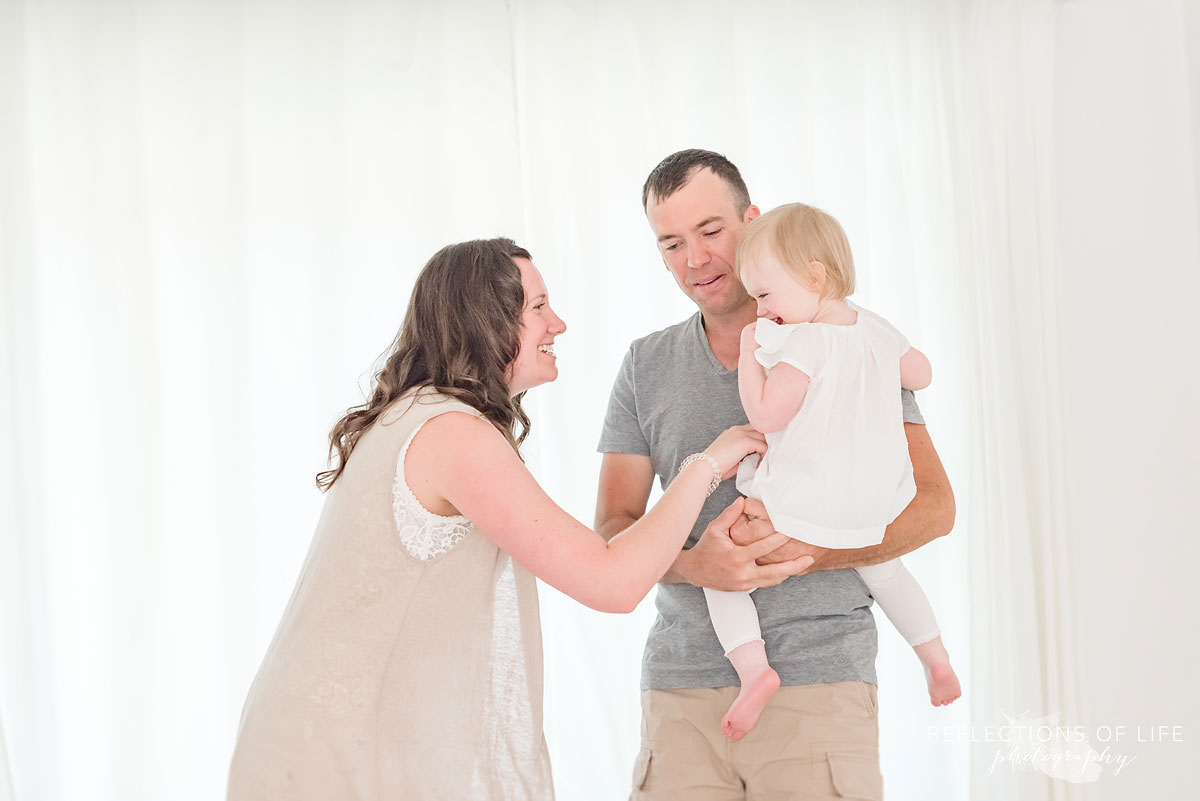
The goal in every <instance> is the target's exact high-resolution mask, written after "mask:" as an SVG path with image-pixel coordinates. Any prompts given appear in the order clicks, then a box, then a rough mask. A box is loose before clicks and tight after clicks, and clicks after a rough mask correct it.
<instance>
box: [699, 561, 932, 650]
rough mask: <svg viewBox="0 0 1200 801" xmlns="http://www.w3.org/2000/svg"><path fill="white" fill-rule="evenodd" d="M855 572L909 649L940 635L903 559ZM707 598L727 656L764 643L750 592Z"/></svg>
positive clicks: (714, 593) (713, 592)
mask: <svg viewBox="0 0 1200 801" xmlns="http://www.w3.org/2000/svg"><path fill="white" fill-rule="evenodd" d="M855 570H857V571H858V575H859V576H861V577H862V580H863V581H864V582H866V585H867V589H869V590H870V591H871V595H872V597H874V598H875V602H876V603H877V604H879V608H880V609H882V610H883V611H884V614H886V615H887V616H888V620H890V621H892V625H893V626H895V627H896V630H897V631H899V632H900V634H901V636H903V637H904V639H905V640H907V641H908V644H909V645H913V646H916V645H920V644H921V643H923V642H929V641H930V640H932V639H933V638H935V637H937V636H939V635H940V633H941V632H939V631H938V625H937V620H935V619H934V617H933V607H931V606H930V605H929V599H928V598H926V597H925V592H924V591H923V590H922V589H921V585H920V584H918V583H917V580H916V579H915V578H913V577H912V573H909V572H908V568H906V567H905V566H904V564H903V563H902V562H901V561H900V560H899V559H892V560H891V561H889V562H883V563H881V564H878V565H870V566H868V567H856V568H855ZM751 592H753V590H751ZM704 597H705V599H706V600H707V601H708V615H709V617H711V618H712V624H713V628H714V629H716V631H717V639H719V640H720V641H721V647H722V648H724V649H725V654H726V655H727V656H728V655H729V652H730V651H732V650H733V649H734V648H737V647H738V646H739V645H745V644H746V643H748V642H754V641H756V640H761V639H762V631H761V629H760V628H759V626H758V610H757V609H755V608H754V601H752V600H751V599H750V593H749V592H721V591H720V590H710V589H708V588H707V587H705V588H704Z"/></svg>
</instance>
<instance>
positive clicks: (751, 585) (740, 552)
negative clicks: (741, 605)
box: [664, 498, 813, 592]
mask: <svg viewBox="0 0 1200 801" xmlns="http://www.w3.org/2000/svg"><path fill="white" fill-rule="evenodd" d="M747 503H756V502H754V501H747V500H746V499H745V498H738V499H737V500H736V501H734V502H733V503H731V504H730V505H729V506H727V507H725V510H724V511H723V512H721V514H719V515H717V517H716V518H715V519H714V520H713V521H712V522H711V523H709V524H708V527H707V528H706V529H704V533H703V534H702V535H701V536H700V540H699V541H698V542H697V543H696V545H695V547H693V548H692V549H691V550H688V551H684V552H682V553H681V554H680V555H679V558H678V559H677V560H675V565H674V567H673V568H672V570H671V571H670V572H669V573H668V574H667V577H665V578H664V580H665V581H668V582H670V581H676V582H679V581H684V582H687V583H688V584H694V585H696V586H697V587H708V588H710V589H714V590H724V591H726V592H744V591H746V590H752V589H755V588H757V587H771V586H774V585H775V584H778V583H780V582H781V581H783V580H784V579H786V578H788V577H789V576H796V575H799V574H801V573H803V572H805V571H806V570H808V569H809V568H810V567H811V566H812V563H813V557H812V556H811V555H810V554H803V555H801V556H799V557H798V558H796V559H790V560H786V561H782V562H778V563H775V564H771V565H760V564H758V562H757V561H756V560H757V559H759V558H760V557H762V556H765V555H766V554H768V553H771V552H773V551H776V550H778V549H779V547H780V546H784V545H786V544H787V543H790V542H793V540H791V539H790V538H789V537H788V536H787V535H786V534H780V533H778V532H776V531H774V530H771V531H769V532H766V533H765V534H762V532H763V528H762V521H757V520H749V519H748V518H747V517H746V515H744V514H743V510H744V509H745V508H746V504H747ZM761 507H762V505H761V504H759V505H758V507H757V509H759V510H761V511H764V512H765V510H762V509H761ZM756 523H757V524H758V525H757V526H756V527H755V529H754V530H753V531H752V536H754V537H755V539H754V540H753V542H751V543H749V544H747V545H739V544H738V543H737V542H735V541H734V539H733V537H732V534H731V529H733V528H734V527H743V528H744V529H746V530H749V527H750V526H753V525H754V524H756ZM767 525H770V524H769V523H767ZM743 536H750V535H743Z"/></svg>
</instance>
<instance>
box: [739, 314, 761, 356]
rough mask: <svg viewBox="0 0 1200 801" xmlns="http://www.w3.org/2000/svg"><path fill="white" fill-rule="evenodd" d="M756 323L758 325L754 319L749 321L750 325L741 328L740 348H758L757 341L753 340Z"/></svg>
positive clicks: (753, 349) (747, 349)
mask: <svg viewBox="0 0 1200 801" xmlns="http://www.w3.org/2000/svg"><path fill="white" fill-rule="evenodd" d="M757 325H758V321H757V320H755V321H754V322H752V323H750V325H748V326H746V327H745V328H743V329H742V350H743V351H751V352H753V351H755V350H758V343H757V342H755V341H754V328H755V326H757Z"/></svg>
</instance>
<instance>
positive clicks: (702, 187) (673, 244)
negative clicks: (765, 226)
mask: <svg viewBox="0 0 1200 801" xmlns="http://www.w3.org/2000/svg"><path fill="white" fill-rule="evenodd" d="M758 214H759V212H758V208H756V207H755V206H750V207H749V208H747V209H746V212H745V213H744V214H738V212H737V209H736V208H735V206H734V201H733V198H732V195H731V193H730V191H729V187H728V185H727V184H726V183H725V181H724V180H722V179H721V178H720V177H718V176H717V174H716V173H714V172H713V171H712V170H710V169H708V168H704V169H701V170H698V171H696V172H695V173H694V174H693V175H692V177H691V178H690V179H688V182H687V183H686V184H684V185H683V187H681V188H680V189H679V191H677V192H675V194H673V195H671V196H670V197H668V198H663V199H656V198H653V197H652V198H651V199H650V203H649V205H648V207H647V209H646V217H647V219H648V220H649V221H650V228H651V230H653V231H654V236H655V237H656V239H657V240H658V250H659V252H660V253H661V254H662V259H663V263H664V264H665V265H667V269H668V270H670V271H671V275H673V276H675V282H676V283H678V284H679V288H680V289H682V290H683V291H684V294H686V295H687V296H688V297H689V298H691V299H692V301H693V302H695V304H696V305H697V306H699V307H700V311H701V312H703V313H704V314H706V315H716V316H721V315H729V314H733V313H735V312H738V311H740V310H741V309H742V308H744V307H753V305H754V302H753V301H752V300H751V299H750V296H749V295H747V294H746V290H745V289H744V288H743V287H742V283H741V281H739V280H738V277H737V273H736V272H735V271H734V269H733V261H734V254H735V253H736V252H737V246H738V242H739V241H741V238H742V231H743V229H745V227H746V225H747V224H748V223H749V222H750V221H751V220H753V219H754V218H755V217H757V216H758Z"/></svg>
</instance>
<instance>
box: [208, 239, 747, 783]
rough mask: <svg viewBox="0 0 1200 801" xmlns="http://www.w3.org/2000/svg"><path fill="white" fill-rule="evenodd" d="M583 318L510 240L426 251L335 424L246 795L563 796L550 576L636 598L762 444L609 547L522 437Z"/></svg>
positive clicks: (237, 757)
mask: <svg viewBox="0 0 1200 801" xmlns="http://www.w3.org/2000/svg"><path fill="white" fill-rule="evenodd" d="M565 329H566V326H565V325H564V324H563V322H562V320H560V319H559V318H558V316H557V315H555V313H554V312H553V311H552V310H551V308H550V305H549V301H548V299H547V296H546V288H545V286H544V285H543V283H542V279H541V276H540V275H539V274H538V271H537V270H536V269H535V268H534V266H533V263H532V262H531V261H530V257H529V253H528V252H527V251H525V250H524V249H522V248H520V247H517V246H516V245H515V244H514V243H513V242H512V241H510V240H507V239H493V240H479V241H475V242H465V243H461V244H457V245H450V246H448V247H446V248H443V249H442V250H441V251H439V252H438V253H437V254H435V255H434V257H433V258H432V259H431V260H430V261H429V263H428V264H427V265H425V268H424V269H423V270H422V272H421V274H420V276H418V278H417V282H416V286H415V287H414V289H413V294H412V299H411V300H410V302H409V306H408V312H407V314H406V316H405V319H404V324H403V326H402V328H401V329H400V334H399V336H398V337H397V339H396V342H395V344H394V346H393V348H392V352H391V354H390V356H389V358H388V360H387V362H386V364H385V366H384V368H383V369H382V370H381V371H380V372H379V374H378V375H377V376H376V379H377V381H376V387H375V390H374V393H373V395H372V397H371V400H370V402H368V403H366V404H364V405H363V406H361V407H357V408H354V409H351V410H350V411H349V412H348V413H347V414H346V416H345V417H343V418H342V419H341V420H340V421H339V422H338V423H337V425H335V426H334V428H333V431H332V432H331V434H330V455H331V457H332V455H333V452H334V451H335V450H336V451H337V456H338V460H337V464H336V467H334V468H333V469H331V470H329V471H327V472H325V473H322V474H320V475H319V476H318V477H317V483H318V485H319V486H321V487H323V488H326V489H328V490H329V495H328V497H327V500H326V504H325V508H324V511H323V512H322V514H321V519H320V522H319V523H318V525H317V531H316V534H315V535H314V538H313V542H312V545H311V547H310V550H309V554H308V557H307V559H306V561H305V565H304V569H303V571H302V572H301V575H300V579H299V582H298V583H297V585H296V589H295V591H294V593H293V595H292V598H291V601H290V602H289V604H288V607H287V610H286V611H285V612H284V616H283V621H282V622H281V623H280V626H279V630H278V632H277V633H276V635H275V639H274V641H273V642H272V644H271V647H270V649H269V650H268V652H267V655H266V658H265V659H264V662H263V665H262V668H261V669H260V670H259V673H258V676H257V677H256V679H255V681H254V685H253V687H252V688H251V690H250V694H249V697H248V698H247V701H246V707H245V710H244V712H243V716H242V723H241V729H240V731H239V733H238V742H237V747H236V749H235V751H234V756H233V764H232V768H231V772H230V780H229V798H230V799H236V800H237V801H241V800H242V799H272V800H273V801H277V800H278V799H298V798H312V799H318V798H319V799H330V798H339V799H392V798H405V799H424V798H429V799H435V798H437V799H467V798H487V799H546V798H551V797H552V795H553V790H552V786H551V781H550V767H549V760H548V758H547V754H546V746H545V741H544V739H543V737H542V714H541V703H542V662H541V659H542V648H541V632H540V627H539V621H538V607H537V590H536V587H535V582H534V577H535V576H536V577H538V578H541V579H542V580H543V581H545V582H547V583H548V584H550V585H552V586H554V587H556V588H558V589H559V590H561V591H562V592H564V593H566V594H567V595H570V596H571V597H572V598H575V599H576V600H578V601H580V602H581V603H584V604H587V605H588V606H591V607H593V608H595V609H599V610H602V611H608V612H628V611H630V610H631V609H633V608H634V607H635V606H636V605H637V603H638V601H639V600H641V598H642V597H643V596H644V595H645V594H646V593H647V592H648V591H649V589H650V587H652V586H653V585H654V583H655V582H656V581H657V580H658V579H659V578H660V577H661V576H662V574H663V573H664V572H665V571H666V570H667V568H668V567H669V566H670V565H671V562H672V561H673V560H674V558H675V556H676V555H677V554H678V553H679V549H680V548H681V547H682V546H683V543H684V541H685V539H686V537H687V534H688V532H689V530H690V529H691V527H692V524H693V523H694V522H695V519H696V515H697V514H699V511H700V507H701V504H702V502H703V501H704V498H705V497H706V494H707V493H708V492H710V491H711V489H713V488H715V486H716V484H717V482H719V481H720V480H721V479H722V478H724V477H728V476H730V475H732V474H733V472H734V470H735V468H736V466H737V464H738V462H739V461H741V459H742V458H743V457H744V456H745V455H746V454H748V453H755V452H757V453H761V452H763V450H764V448H765V444H764V439H763V437H762V436H761V435H760V434H758V433H757V432H755V431H752V430H750V429H749V427H748V426H741V427H737V428H733V429H730V430H729V431H726V432H725V433H723V434H722V435H721V436H720V437H719V438H718V439H717V440H716V441H715V442H713V444H712V445H711V446H710V447H709V448H708V449H707V450H706V452H705V454H702V455H699V456H698V457H697V458H695V459H691V460H690V462H689V461H688V460H685V464H684V466H683V467H682V468H681V470H680V471H679V474H678V476H677V477H676V479H675V480H674V481H673V482H672V483H671V486H670V487H669V488H668V489H667V490H666V492H665V493H664V494H663V497H662V498H661V499H660V501H659V503H658V504H657V505H656V506H655V507H654V508H653V509H651V510H650V511H649V512H647V513H646V515H645V516H644V517H643V518H642V519H641V520H639V521H638V522H637V523H635V524H634V525H633V526H631V527H630V528H629V529H628V530H626V531H625V532H624V533H622V534H620V535H619V536H617V537H614V538H613V539H612V541H611V542H607V543H606V542H605V541H604V540H603V539H602V538H601V537H600V536H599V535H598V534H596V533H595V532H593V531H591V530H589V529H588V528H587V527H586V526H584V525H583V524H582V523H580V522H578V521H577V520H575V519H573V518H572V517H571V516H570V515H568V514H567V513H566V512H565V511H563V510H562V509H560V508H559V507H558V506H557V505H556V504H555V503H554V502H553V501H552V500H550V498H549V497H548V496H547V495H546V494H545V493H544V492H543V491H542V489H541V488H540V487H539V486H538V484H537V482H536V481H535V480H534V479H533V477H532V475H530V473H529V471H528V470H527V469H526V468H525V466H524V464H523V463H522V461H521V458H520V456H519V454H518V451H517V448H518V447H519V445H520V443H521V440H523V439H524V437H525V434H526V433H527V431H528V418H527V417H526V416H525V413H524V412H523V411H522V410H521V397H522V395H523V393H524V392H525V391H526V390H528V389H530V388H531V387H534V386H537V385H538V384H542V383H545V382H547V381H553V380H554V379H555V378H556V377H557V375H558V368H557V366H556V365H555V357H554V350H553V345H554V339H555V337H556V336H558V335H559V334H561V333H562V332H563V331H564V330H565ZM736 511H737V509H736V506H735V507H731V510H727V513H726V514H727V515H729V516H730V517H731V518H732V517H733V516H734V515H735V514H736ZM730 522H732V521H730Z"/></svg>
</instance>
